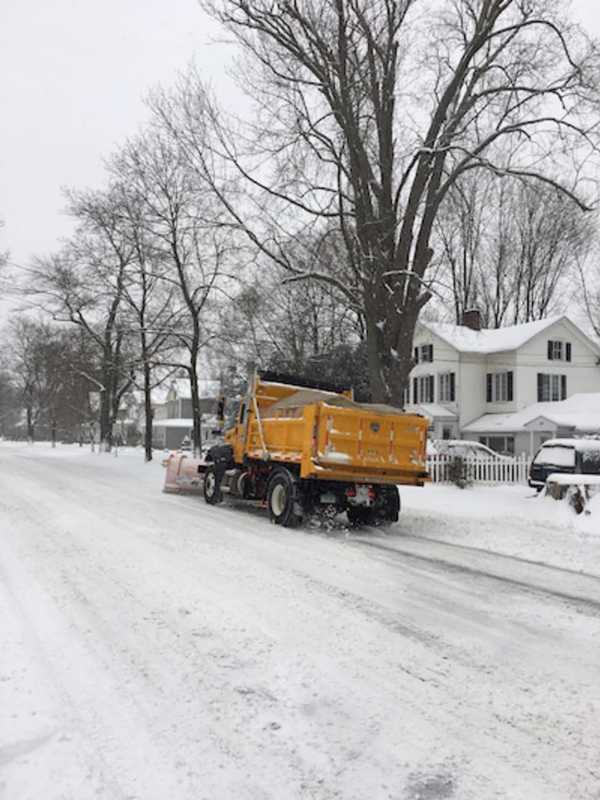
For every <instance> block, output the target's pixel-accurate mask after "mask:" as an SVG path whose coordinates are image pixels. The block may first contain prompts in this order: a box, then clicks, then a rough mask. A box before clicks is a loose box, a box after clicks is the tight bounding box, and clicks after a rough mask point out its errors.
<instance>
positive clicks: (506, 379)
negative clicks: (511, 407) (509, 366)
mask: <svg viewBox="0 0 600 800" xmlns="http://www.w3.org/2000/svg"><path fill="white" fill-rule="evenodd" d="M512 399H513V374H512V372H488V374H487V376H486V400H487V402H488V403H512Z"/></svg>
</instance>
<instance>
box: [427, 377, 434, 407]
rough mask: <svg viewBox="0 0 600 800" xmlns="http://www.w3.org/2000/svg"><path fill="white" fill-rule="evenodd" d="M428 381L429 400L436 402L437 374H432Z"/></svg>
mask: <svg viewBox="0 0 600 800" xmlns="http://www.w3.org/2000/svg"><path fill="white" fill-rule="evenodd" d="M427 381H428V383H429V392H428V394H429V402H430V403H435V376H433V375H430V376H429V378H428V379H427Z"/></svg>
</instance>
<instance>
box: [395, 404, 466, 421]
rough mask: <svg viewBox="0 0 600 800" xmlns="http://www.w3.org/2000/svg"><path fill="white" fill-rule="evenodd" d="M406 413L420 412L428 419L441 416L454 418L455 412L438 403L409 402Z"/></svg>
mask: <svg viewBox="0 0 600 800" xmlns="http://www.w3.org/2000/svg"><path fill="white" fill-rule="evenodd" d="M406 411H407V412H408V413H414V414H422V415H423V416H424V417H429V419H436V418H438V417H443V418H445V419H455V418H456V414H455V413H454V411H452V410H451V409H449V408H446V406H441V405H439V404H438V403H409V404H407V406H406Z"/></svg>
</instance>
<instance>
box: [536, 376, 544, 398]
mask: <svg viewBox="0 0 600 800" xmlns="http://www.w3.org/2000/svg"><path fill="white" fill-rule="evenodd" d="M537 398H538V403H541V402H542V400H543V399H544V376H543V375H542V373H541V372H538V374H537Z"/></svg>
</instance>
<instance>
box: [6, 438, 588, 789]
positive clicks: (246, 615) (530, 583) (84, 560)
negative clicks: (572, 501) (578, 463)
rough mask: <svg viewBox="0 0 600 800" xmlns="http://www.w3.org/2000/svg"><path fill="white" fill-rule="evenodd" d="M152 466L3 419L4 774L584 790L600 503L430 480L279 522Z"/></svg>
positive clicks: (19, 781)
mask: <svg viewBox="0 0 600 800" xmlns="http://www.w3.org/2000/svg"><path fill="white" fill-rule="evenodd" d="M162 478H163V474H162V469H161V467H160V465H159V464H158V463H157V462H155V463H153V464H150V465H145V464H144V463H143V461H142V459H141V455H140V453H139V451H138V452H132V451H121V453H120V455H119V457H117V458H114V457H113V456H111V455H107V454H101V455H99V454H97V453H96V454H92V453H90V452H89V451H88V450H86V449H80V448H77V447H59V448H56V450H51V449H50V448H49V447H47V446H45V445H35V446H33V447H28V446H26V445H14V444H12V445H11V444H2V445H0V797H2V798H3V799H4V798H6V800H25V799H26V798H27V800H59V798H60V800H63V799H64V800H91V799H92V798H96V800H97V799H98V798H100V800H125V798H128V799H129V800H133V798H136V800H155V799H156V800H167V799H168V800H188V799H189V800H202V798H206V800H221V799H223V800H229V798H232V800H233V799H235V800H246V799H247V800H267V798H269V799H271V798H272V799H273V800H288V799H289V800H295V799H296V798H306V799H307V800H309V799H310V800H329V799H330V798H340V799H341V800H366V799H368V800H384V798H385V799H386V800H417V799H418V798H420V799H421V800H437V798H457V799H458V800H471V799H472V800H487V799H488V798H506V800H509V799H510V800H520V799H521V798H522V799H523V800H536V799H537V798H540V800H542V799H543V800H567V799H568V800H579V799H580V800H584V799H585V800H590V798H598V797H600V767H599V765H600V681H599V680H598V677H599V673H600V579H598V577H597V576H599V575H600V530H598V531H596V530H595V527H594V525H595V523H594V520H596V521H597V519H598V516H597V513H594V514H593V515H592V516H590V517H589V518H587V519H585V520H581V519H576V518H574V517H572V516H571V515H570V513H569V512H568V509H566V508H564V507H563V506H562V505H561V504H558V503H555V502H554V501H552V500H547V499H537V498H532V497H531V492H530V491H529V490H528V489H526V488H523V487H502V488H476V489H468V490H464V491H461V490H458V489H453V488H450V487H434V486H429V487H426V488H424V489H422V490H417V489H414V490H406V489H405V490H404V491H403V493H402V494H403V504H404V511H403V514H402V520H401V522H399V523H398V525H396V526H392V527H391V528H389V529H387V530H385V531H382V530H377V531H360V532H355V533H349V532H346V531H344V530H338V531H334V532H333V533H330V534H326V533H323V532H315V531H313V530H298V531H288V530H281V529H279V528H277V527H275V526H271V525H269V523H268V521H267V519H266V518H265V516H264V513H263V512H259V511H255V510H252V509H248V508H244V507H241V506H235V505H228V504H223V505H222V506H219V507H208V506H206V505H205V504H204V503H203V501H202V500H201V499H199V498H198V497H192V496H188V497H185V496H174V495H164V494H161V492H160V487H161V483H162ZM598 527H600V526H598ZM547 565H550V566H547Z"/></svg>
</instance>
